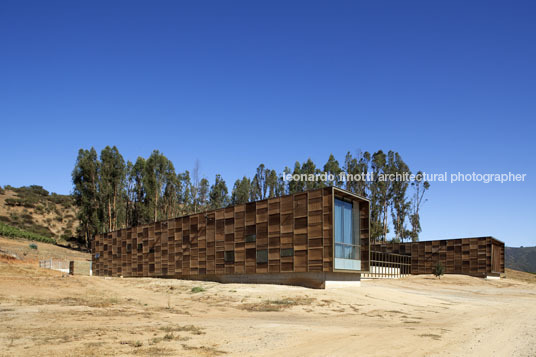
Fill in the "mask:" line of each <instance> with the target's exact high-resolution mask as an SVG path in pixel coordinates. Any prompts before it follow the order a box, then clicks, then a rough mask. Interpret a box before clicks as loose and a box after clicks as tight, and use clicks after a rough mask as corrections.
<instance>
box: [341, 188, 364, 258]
mask: <svg viewBox="0 0 536 357" xmlns="http://www.w3.org/2000/svg"><path fill="white" fill-rule="evenodd" d="M356 213H357V212H356ZM356 223H357V225H358V224H359V221H358V220H357V219H356V220H354V210H353V205H352V203H351V202H346V201H342V200H338V199H335V258H342V259H356V260H357V259H360V252H359V242H358V239H356V237H357V234H356V233H357V232H358V230H359V227H355V225H356Z"/></svg>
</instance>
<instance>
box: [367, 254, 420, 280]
mask: <svg viewBox="0 0 536 357" xmlns="http://www.w3.org/2000/svg"><path fill="white" fill-rule="evenodd" d="M409 274H411V255H403V254H395V253H384V252H376V251H371V252H370V271H369V272H368V273H363V274H362V277H363V278H369V279H380V278H391V279H398V278H401V277H403V276H406V275H409Z"/></svg>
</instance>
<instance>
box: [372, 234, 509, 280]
mask: <svg viewBox="0 0 536 357" xmlns="http://www.w3.org/2000/svg"><path fill="white" fill-rule="evenodd" d="M371 250H372V251H373V252H381V253H390V254H396V255H401V256H409V257H410V261H411V263H410V272H411V274H431V273H432V271H433V269H434V267H435V265H436V264H437V262H440V263H441V264H442V265H443V267H444V268H445V274H464V275H471V276H476V277H499V276H501V275H503V274H504V243H503V242H501V241H500V240H498V239H495V238H493V237H476V238H455V239H442V240H430V241H419V242H408V243H383V244H372V245H371ZM372 260H373V261H374V260H375V259H374V253H373V254H372Z"/></svg>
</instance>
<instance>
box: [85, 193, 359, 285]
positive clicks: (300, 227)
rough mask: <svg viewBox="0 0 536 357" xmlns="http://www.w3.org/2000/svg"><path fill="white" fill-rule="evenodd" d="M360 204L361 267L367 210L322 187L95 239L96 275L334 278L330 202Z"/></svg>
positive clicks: (331, 207)
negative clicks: (283, 274)
mask: <svg viewBox="0 0 536 357" xmlns="http://www.w3.org/2000/svg"><path fill="white" fill-rule="evenodd" d="M335 196H346V197H351V198H352V199H353V200H356V201H359V203H360V204H359V207H360V243H361V252H362V268H363V270H368V266H369V203H368V201H366V200H361V199H360V198H358V197H356V196H353V195H351V194H350V193H348V192H345V191H342V190H338V189H333V188H331V187H329V188H322V189H317V190H312V191H307V192H301V193H297V194H294V195H289V196H283V197H277V198H270V199H266V200H262V201H258V202H250V203H246V204H242V205H236V206H234V207H227V208H223V209H219V210H215V211H208V212H203V213H197V214H192V215H189V216H184V217H178V218H173V219H169V220H165V221H160V222H155V223H152V224H146V225H143V226H138V227H131V228H127V229H123V230H119V231H115V232H110V233H105V234H100V235H97V236H96V237H95V240H94V242H93V244H92V247H93V269H94V273H95V275H106V276H121V275H122V276H125V277H130V276H138V277H141V276H152V277H177V278H179V277H189V276H202V275H219V274H245V273H259V274H264V273H280V272H322V271H324V272H331V271H333V198H334V197H335Z"/></svg>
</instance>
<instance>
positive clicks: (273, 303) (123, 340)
mask: <svg viewBox="0 0 536 357" xmlns="http://www.w3.org/2000/svg"><path fill="white" fill-rule="evenodd" d="M535 302H536V284H534V283H528V282H523V281H519V280H512V279H503V280H500V281H485V280H482V279H478V278H471V277H466V276H446V277H444V278H442V279H441V280H437V279H435V278H433V277H431V276H417V277H410V278H406V279H402V280H389V281H388V280H382V281H365V282H363V283H362V287H361V288H344V289H333V290H311V289H305V288H298V287H285V286H275V285H241V284H225V285H223V284H217V283H207V282H193V281H179V280H163V279H121V278H101V277H86V276H74V277H62V274H61V273H56V272H53V271H49V270H44V269H39V268H37V267H35V266H34V265H26V264H20V263H18V264H17V263H6V262H1V263H0V321H2V323H1V324H0V346H1V347H0V354H1V355H6V356H12V355H20V356H22V355H24V356H28V355H58V356H60V355H61V356H65V355H77V356H86V355H192V356H197V355H205V356H215V355H236V356H258V355H261V356H277V355H285V356H288V355H293V356H338V355H339V356H345V355H353V356H360V355H362V356H371V355H377V356H407V355H411V356H425V355H426V356H430V355H438V356H443V355H445V356H446V355H449V356H460V355H475V356H487V355H493V356H534V355H536V304H535Z"/></svg>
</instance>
